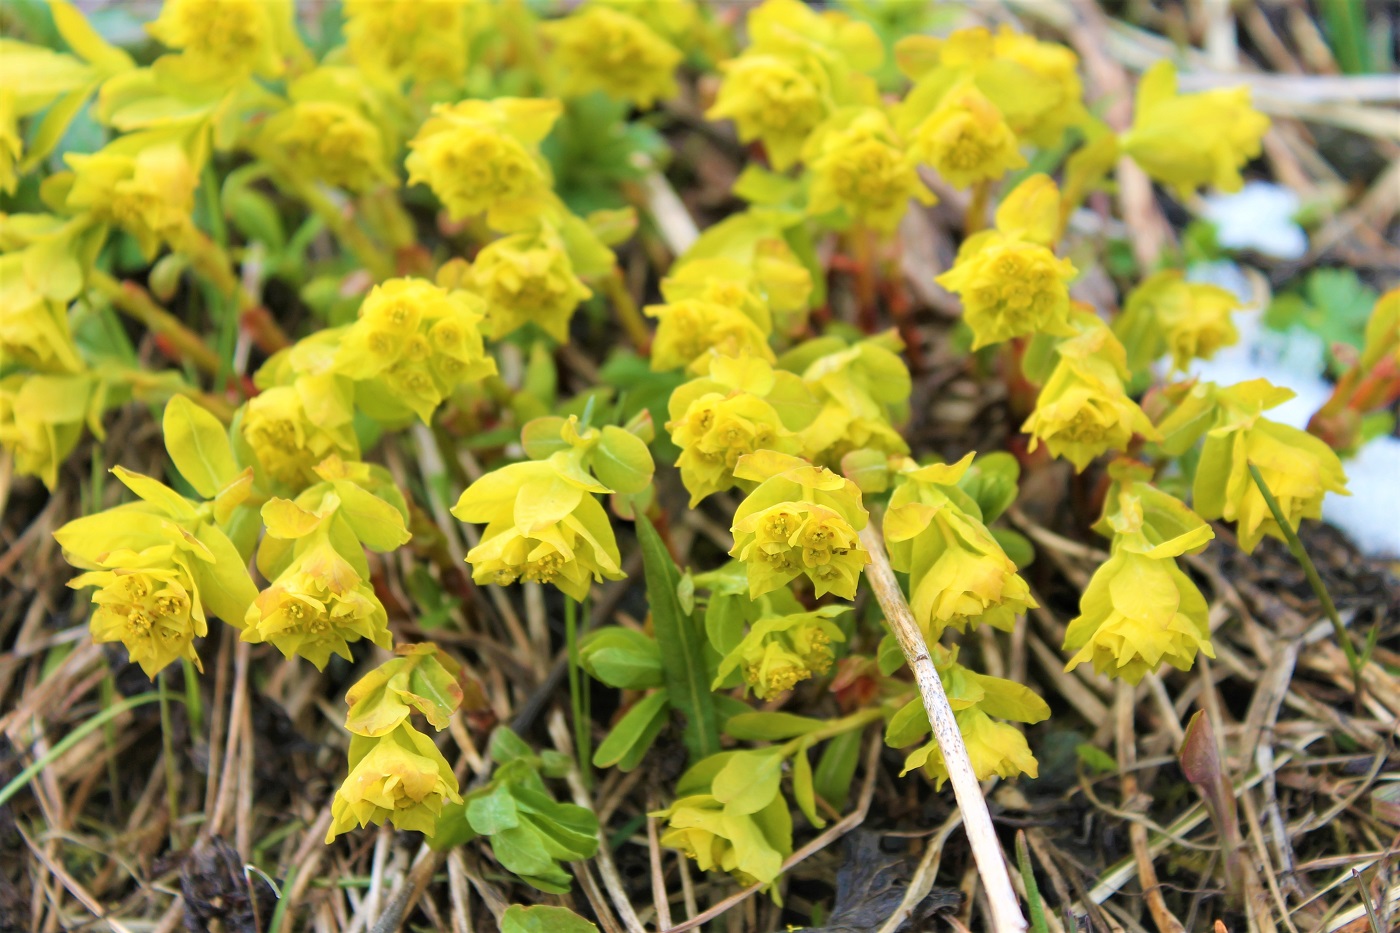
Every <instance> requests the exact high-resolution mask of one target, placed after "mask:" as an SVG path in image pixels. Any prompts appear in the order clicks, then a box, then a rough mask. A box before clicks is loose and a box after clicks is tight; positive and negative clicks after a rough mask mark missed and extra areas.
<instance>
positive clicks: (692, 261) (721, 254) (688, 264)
mask: <svg viewBox="0 0 1400 933" xmlns="http://www.w3.org/2000/svg"><path fill="white" fill-rule="evenodd" d="M710 278H716V279H725V280H728V281H731V282H735V283H737V284H739V285H741V286H743V287H744V288H747V289H748V290H749V291H752V292H754V293H755V294H756V295H758V296H759V298H760V299H761V300H763V301H764V302H766V303H767V305H768V310H769V312H770V314H771V316H773V317H776V318H778V324H779V329H780V330H781V331H783V332H784V333H792V332H793V331H796V330H800V329H801V328H802V326H803V324H805V322H806V313H807V308H808V304H809V301H810V299H811V296H812V274H811V272H810V271H809V270H808V269H807V267H806V266H804V265H803V264H802V260H801V259H799V258H798V256H797V254H796V253H795V252H794V251H793V248H792V247H791V246H789V245H788V243H787V241H786V240H784V239H783V227H782V226H781V225H780V224H779V223H778V222H777V221H776V220H775V219H774V218H773V217H771V216H768V215H766V214H765V213H763V212H760V211H755V210H754V209H752V208H751V209H749V210H747V211H744V212H741V213H738V214H733V215H730V216H729V217H727V218H725V219H724V220H721V221H720V222H719V223H716V224H712V225H711V226H709V227H707V228H706V229H705V230H703V231H702V232H701V234H700V238H699V239H698V240H696V241H695V243H694V245H693V246H691V248H690V249H688V250H686V252H685V255H683V256H681V257H680V258H679V259H677V260H676V263H675V265H674V266H672V268H671V273H670V275H669V276H668V277H667V282H672V283H680V282H682V281H687V282H688V283H692V284H694V285H697V286H698V285H700V284H702V283H703V282H704V281H705V280H707V279H710ZM663 294H665V283H663ZM675 297H695V296H694V295H693V294H692V295H676V296H675ZM667 299H668V300H671V296H670V295H667Z"/></svg>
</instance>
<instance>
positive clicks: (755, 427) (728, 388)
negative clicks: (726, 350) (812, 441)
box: [666, 356, 802, 508]
mask: <svg viewBox="0 0 1400 933" xmlns="http://www.w3.org/2000/svg"><path fill="white" fill-rule="evenodd" d="M775 389H777V390H778V391H779V392H780V393H781V395H782V396H784V397H796V396H797V395H799V394H800V393H801V392H802V386H801V383H800V382H799V381H798V380H797V379H796V377H795V376H793V375H792V374H791V373H783V372H774V370H773V368H772V367H771V366H769V365H768V363H767V362H765V361H764V360H761V359H754V358H752V357H740V358H737V359H736V358H734V357H726V356H715V357H714V358H713V359H712V360H711V362H710V374H709V376H707V377H701V378H698V379H692V380H691V381H690V382H687V383H685V384H684V385H682V386H679V387H677V388H676V389H675V391H673V392H672V393H671V398H670V402H669V405H670V414H671V420H670V421H669V422H667V424H666V430H668V431H669V432H671V442H672V443H673V444H675V445H676V446H677V447H679V448H680V449H681V454H680V456H679V457H678V458H676V466H677V468H679V469H680V471H681V482H683V483H684V484H685V488H686V489H688V490H689V491H690V505H691V507H692V508H693V507H694V506H695V505H696V504H697V503H698V502H699V501H700V500H701V499H703V498H705V497H706V496H708V495H710V494H711V493H716V492H720V491H722V490H725V489H728V488H730V487H731V486H734V485H735V484H736V483H738V482H740V481H739V480H736V479H735V478H734V467H735V465H736V464H737V463H738V462H739V458H740V457H742V456H744V455H745V454H751V453H753V452H754V451H757V450H776V451H779V452H782V453H788V454H795V453H797V452H798V450H799V442H798V439H797V436H796V435H795V434H794V433H793V432H792V431H790V430H789V429H788V428H787V426H786V425H785V424H784V423H783V420H782V416H781V414H780V413H779V412H778V411H777V410H776V409H775V408H774V407H773V405H772V403H771V402H769V401H768V399H767V398H766V397H767V396H768V395H769V394H770V393H772V392H773V391H774V390H775Z"/></svg>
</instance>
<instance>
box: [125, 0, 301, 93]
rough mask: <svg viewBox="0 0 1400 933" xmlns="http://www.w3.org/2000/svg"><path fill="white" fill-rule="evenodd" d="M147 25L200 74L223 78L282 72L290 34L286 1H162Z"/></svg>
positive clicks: (292, 29)
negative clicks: (181, 53) (156, 16)
mask: <svg viewBox="0 0 1400 933" xmlns="http://www.w3.org/2000/svg"><path fill="white" fill-rule="evenodd" d="M146 28H147V31H149V32H150V34H151V35H153V36H155V37H156V38H157V39H159V40H160V41H161V42H162V43H164V44H165V45H167V46H169V47H170V48H172V49H180V50H181V51H182V52H184V59H185V60H186V61H187V62H189V63H190V64H192V65H194V66H196V68H197V69H198V71H199V72H200V73H201V74H204V75H208V76H210V77H222V78H223V79H224V80H230V79H234V78H237V77H240V76H243V75H246V74H247V73H249V72H252V73H255V74H257V75H259V76H261V77H265V78H269V77H275V76H277V75H279V74H281V73H282V71H283V68H284V62H283V58H284V56H285V55H286V54H287V52H288V51H290V47H291V43H292V41H294V37H295V29H294V27H293V26H292V4H291V3H290V2H289V0H165V3H164V4H163V5H162V6H161V9H160V16H159V17H158V18H157V19H156V20H155V22H153V23H151V24H150V25H149V26H147V27H146Z"/></svg>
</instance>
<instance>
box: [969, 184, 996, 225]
mask: <svg viewBox="0 0 1400 933" xmlns="http://www.w3.org/2000/svg"><path fill="white" fill-rule="evenodd" d="M991 196H992V183H991V181H990V180H988V179H983V180H982V181H979V182H974V183H973V185H972V200H971V201H970V202H969V203H968V205H967V214H965V215H964V216H963V237H964V238H966V237H970V236H972V235H973V234H974V233H979V232H981V231H982V230H983V229H984V228H985V227H986V226H987V201H988V199H990V198H991Z"/></svg>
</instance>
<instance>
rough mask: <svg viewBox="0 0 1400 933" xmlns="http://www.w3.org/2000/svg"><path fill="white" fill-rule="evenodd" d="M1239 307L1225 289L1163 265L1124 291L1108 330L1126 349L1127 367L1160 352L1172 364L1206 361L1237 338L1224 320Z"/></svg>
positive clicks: (1133, 367)
mask: <svg viewBox="0 0 1400 933" xmlns="http://www.w3.org/2000/svg"><path fill="white" fill-rule="evenodd" d="M1239 307H1240V302H1239V299H1238V298H1236V297H1235V295H1234V293H1233V292H1231V291H1229V290H1228V289H1224V288H1221V287H1220V286H1218V285H1210V284H1207V283H1204V282H1188V281H1186V280H1185V279H1184V278H1183V277H1182V275H1181V273H1180V272H1177V271H1175V270H1166V271H1163V272H1158V273H1157V274H1155V275H1152V276H1149V277H1148V278H1146V279H1144V280H1143V282H1142V284H1141V285H1139V286H1138V287H1137V288H1136V289H1134V290H1133V292H1132V294H1130V295H1129V296H1128V300H1127V302H1126V303H1125V304H1124V307H1123V314H1122V315H1121V316H1120V317H1119V318H1118V319H1117V320H1115V321H1114V322H1113V332H1114V333H1115V334H1117V335H1118V337H1119V339H1121V340H1122V341H1123V344H1124V346H1125V347H1127V349H1128V367H1129V369H1131V370H1133V371H1134V372H1137V371H1139V370H1142V369H1144V368H1146V367H1147V366H1149V365H1151V364H1152V363H1153V362H1155V361H1156V359H1157V357H1158V356H1160V355H1161V354H1162V353H1164V352H1165V353H1170V354H1171V358H1172V365H1173V366H1175V367H1176V368H1177V369H1183V370H1184V369H1185V368H1186V367H1187V365H1188V364H1189V363H1190V362H1191V360H1193V359H1203V360H1208V359H1210V358H1211V357H1212V356H1214V355H1215V351H1217V350H1219V349H1220V348H1221V347H1228V346H1231V345H1233V344H1234V343H1236V342H1237V341H1238V340H1239V332H1238V331H1237V330H1235V325H1234V323H1233V322H1232V321H1231V320H1230V315H1231V313H1232V312H1234V311H1237V310H1238V309H1239Z"/></svg>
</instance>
